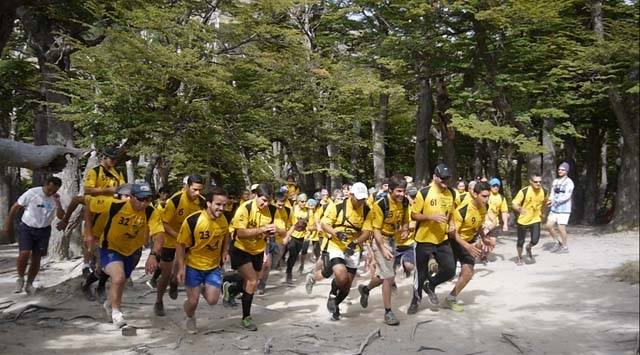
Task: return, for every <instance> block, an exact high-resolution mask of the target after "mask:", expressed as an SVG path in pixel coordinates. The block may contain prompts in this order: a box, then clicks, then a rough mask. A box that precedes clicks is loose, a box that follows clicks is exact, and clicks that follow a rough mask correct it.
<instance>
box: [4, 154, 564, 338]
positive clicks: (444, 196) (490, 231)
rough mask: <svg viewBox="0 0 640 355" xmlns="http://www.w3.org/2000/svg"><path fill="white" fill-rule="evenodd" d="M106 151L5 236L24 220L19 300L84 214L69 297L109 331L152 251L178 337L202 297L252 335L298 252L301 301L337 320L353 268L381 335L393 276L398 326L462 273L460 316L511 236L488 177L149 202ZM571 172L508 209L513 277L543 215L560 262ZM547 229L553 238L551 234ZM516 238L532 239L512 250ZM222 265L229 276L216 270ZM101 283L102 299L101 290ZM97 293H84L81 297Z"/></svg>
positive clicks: (159, 295) (438, 174)
mask: <svg viewBox="0 0 640 355" xmlns="http://www.w3.org/2000/svg"><path fill="white" fill-rule="evenodd" d="M116 157H117V151H115V150H106V151H105V152H104V153H103V155H102V158H101V162H100V165H98V166H96V167H95V168H93V169H91V170H90V171H89V173H88V174H87V177H86V179H85V183H84V195H83V196H78V197H77V198H75V199H73V201H72V202H71V203H70V204H69V206H67V210H66V213H65V211H64V210H63V208H62V206H61V205H60V202H59V198H58V197H57V194H56V192H57V190H58V188H59V187H60V186H61V181H60V179H58V178H51V179H49V180H47V182H46V184H45V185H44V186H42V187H35V188H32V189H30V190H28V191H27V192H26V193H25V194H24V195H23V196H21V197H20V198H19V199H18V201H17V202H16V204H14V205H13V206H12V208H11V210H10V213H9V218H8V220H7V223H6V224H5V228H4V232H6V233H9V232H10V231H11V226H12V219H13V218H14V217H15V215H16V214H17V211H18V210H19V209H20V208H23V207H24V208H25V213H24V215H23V217H22V219H21V222H20V227H19V233H18V235H19V249H20V255H19V258H18V262H17V264H18V280H17V286H16V292H21V291H22V290H23V287H24V283H25V282H24V275H25V271H26V266H27V264H28V262H29V259H30V262H31V266H30V268H29V272H28V277H27V281H26V285H27V286H26V288H25V290H26V291H27V292H28V293H31V292H34V288H33V280H34V279H35V277H36V275H37V272H38V269H39V261H40V258H41V257H42V256H43V255H46V250H47V245H48V239H49V234H50V230H51V226H50V224H51V221H52V219H53V215H54V214H56V215H57V217H58V218H59V219H60V222H59V223H58V225H57V228H58V229H64V228H66V227H67V224H68V223H69V219H70V217H71V216H72V214H73V211H74V210H75V209H76V207H77V206H78V205H80V204H83V205H85V208H84V229H83V236H84V245H85V256H84V267H83V276H84V277H83V281H82V284H81V289H82V291H83V293H84V294H85V296H86V297H87V299H89V300H92V301H95V300H97V299H99V300H100V301H102V303H103V307H104V309H105V310H106V312H107V314H108V316H109V318H110V319H111V321H112V322H113V324H114V325H116V326H117V327H119V328H120V327H123V326H125V325H126V324H127V322H126V320H125V317H124V315H123V313H122V311H121V303H122V295H123V292H124V289H125V284H126V282H127V280H128V279H130V276H131V273H132V271H133V270H134V269H135V267H136V265H137V264H138V262H139V260H140V258H141V255H142V250H143V248H144V247H145V246H147V245H148V246H150V248H151V251H150V254H149V257H148V258H147V261H146V264H145V270H146V272H147V273H149V274H152V277H151V278H150V279H149V281H147V284H148V285H149V286H150V287H152V288H154V289H155V290H156V301H155V304H154V307H153V312H154V314H155V315H156V316H159V317H162V316H165V310H164V303H163V298H164V294H165V292H166V290H167V288H168V289H169V291H168V294H169V297H170V298H171V299H177V297H178V285H179V284H183V285H184V286H185V289H186V296H187V298H186V300H185V301H184V304H183V308H184V312H185V314H186V324H185V327H186V329H187V331H189V332H191V333H195V332H196V331H197V326H196V317H195V311H196V308H197V305H198V302H199V300H200V295H202V296H203V298H204V299H205V300H206V302H207V303H208V304H209V305H215V304H217V303H218V301H219V298H220V296H221V295H222V298H223V305H225V306H234V305H235V304H236V298H238V296H239V298H240V300H241V306H242V326H243V327H244V328H245V329H248V330H257V326H256V324H255V323H254V322H253V320H252V317H251V307H252V303H253V297H254V294H255V293H258V294H261V293H264V292H265V290H266V285H267V284H268V277H269V274H270V270H271V269H272V268H279V267H281V266H284V267H285V275H286V283H289V284H291V283H293V279H294V272H293V271H294V269H295V265H296V263H298V264H299V266H298V269H297V270H298V275H304V265H305V263H306V258H307V255H308V251H309V249H311V250H312V254H311V257H312V258H313V265H314V267H313V269H312V270H311V271H310V272H309V273H308V274H306V276H304V279H305V288H306V291H307V293H309V294H311V293H313V288H314V285H315V284H316V283H317V282H318V281H320V280H323V279H329V278H331V289H330V292H329V294H328V295H327V310H328V311H329V313H330V315H331V319H333V320H339V319H340V317H341V313H340V305H341V303H342V302H343V301H344V299H345V298H346V297H347V296H348V295H349V292H350V289H351V287H352V284H353V281H354V279H355V276H356V272H357V270H358V266H359V264H360V263H361V261H363V260H364V262H365V268H366V269H367V270H368V271H370V279H369V280H368V282H367V283H362V284H360V285H358V287H357V289H358V292H359V295H360V305H361V306H362V307H363V308H367V307H368V303H369V295H370V293H371V291H372V290H373V289H375V288H376V287H378V286H381V289H382V300H383V307H384V322H385V323H386V324H388V325H398V324H399V321H398V319H397V317H396V316H395V314H394V312H393V307H392V295H393V290H394V289H395V288H396V282H395V278H396V272H397V271H399V270H401V271H402V273H403V274H404V275H405V276H406V277H411V275H412V274H413V280H414V282H413V293H412V299H411V302H410V304H409V307H408V309H407V313H408V314H414V313H416V312H417V311H418V310H419V308H420V304H421V301H422V294H423V291H424V293H426V295H427V297H428V300H429V303H430V304H431V306H432V307H437V306H438V305H439V304H440V300H439V297H438V295H437V292H436V288H437V286H439V285H440V284H442V283H444V282H447V281H449V280H451V279H452V278H453V277H454V275H455V272H456V265H457V263H460V265H461V268H460V274H459V277H458V278H457V281H456V283H455V285H454V287H453V288H452V289H451V291H450V292H449V294H448V295H447V296H446V299H445V303H446V305H447V307H448V308H451V309H452V310H454V311H458V312H460V311H463V309H464V308H463V305H462V304H461V303H460V302H459V301H458V299H457V298H458V296H459V294H460V292H461V291H462V290H463V289H464V287H465V286H466V285H467V284H468V282H469V281H470V280H471V278H472V276H473V272H474V265H475V263H476V261H483V262H486V260H487V257H488V255H489V254H490V253H491V251H492V250H493V248H494V247H495V245H496V239H497V237H498V234H499V231H502V232H506V231H508V228H509V216H510V215H509V211H508V204H507V201H506V198H505V197H504V196H503V195H502V194H501V193H500V190H501V187H502V182H501V181H500V180H499V179H498V178H491V179H490V180H487V179H476V180H473V181H471V182H469V184H468V185H467V184H466V183H465V182H464V181H460V182H458V184H457V185H456V188H455V189H453V188H451V187H450V186H451V183H452V182H451V181H450V180H451V173H450V171H449V168H448V167H447V166H446V165H445V164H439V165H438V166H436V168H435V170H434V173H433V175H432V180H431V182H430V184H429V185H427V186H424V187H421V188H418V186H415V184H413V183H412V181H411V179H410V178H408V177H403V176H400V175H394V176H392V177H390V178H388V179H387V180H385V181H384V183H383V184H382V185H381V187H380V188H379V189H378V190H376V189H371V190H369V189H367V187H366V185H365V184H364V183H362V182H356V183H354V184H353V185H350V184H345V185H343V187H342V189H341V190H336V191H334V192H333V194H332V195H330V193H329V191H328V190H327V189H322V190H320V191H318V192H316V193H314V194H313V196H312V197H308V196H307V194H305V193H301V192H300V190H299V188H298V186H297V184H296V183H295V180H294V179H293V177H289V178H287V182H286V184H284V185H283V186H281V187H280V188H279V189H277V190H276V191H274V189H273V187H272V186H271V185H270V184H264V183H263V184H256V185H253V186H251V188H250V189H249V190H247V191H244V192H243V193H242V195H241V196H240V198H239V200H238V201H235V200H234V199H231V198H230V197H229V195H228V194H227V192H226V191H225V190H224V189H223V188H221V187H212V188H205V184H204V180H203V179H202V177H201V176H199V175H197V174H193V175H190V176H188V177H186V178H185V180H184V186H183V188H182V189H181V190H180V191H178V192H176V193H174V194H173V195H171V196H169V194H168V191H167V190H165V189H161V190H160V191H159V198H158V199H157V200H155V202H154V200H153V193H152V191H151V189H150V187H149V186H148V185H147V184H145V183H134V184H125V179H124V177H123V175H122V174H121V173H119V172H118V171H117V170H116V169H115V165H116V159H117V158H116ZM568 170H569V165H568V164H567V163H562V164H561V165H560V166H559V167H558V172H557V174H558V179H556V180H554V182H553V185H552V189H551V193H550V194H547V193H546V191H545V190H544V189H543V188H542V186H541V177H540V176H539V175H536V174H533V175H532V176H531V177H530V181H529V182H530V184H529V186H526V187H524V188H522V189H521V190H520V191H518V192H517V193H516V195H515V197H514V198H513V200H512V208H513V210H514V212H516V213H517V215H518V217H517V222H516V225H517V236H518V238H517V248H516V250H517V258H516V264H517V265H522V264H523V263H524V261H525V256H523V248H524V249H525V250H526V258H528V259H531V260H533V254H532V248H533V247H534V246H535V245H536V244H537V243H538V241H539V237H540V226H541V222H542V217H543V211H544V210H545V205H547V206H550V209H551V212H550V214H549V216H548V218H547V225H546V227H547V229H548V230H549V232H550V235H551V236H552V237H553V238H554V239H555V240H556V241H557V245H556V246H555V247H554V250H553V251H554V252H559V253H566V252H568V246H567V235H566V229H565V226H566V224H567V223H568V219H569V214H570V211H571V194H572V190H573V183H572V182H571V179H569V178H568V176H567V173H568ZM556 225H557V227H558V231H556V230H555V226H556ZM527 232H528V233H529V235H530V240H529V242H528V243H527V245H526V247H525V246H524V243H525V239H526V235H527ZM226 265H230V267H231V270H228V271H225V266H226ZM108 280H110V283H111V285H110V288H109V292H108V294H107V293H106V292H105V291H106V288H105V286H106V284H107V281H108ZM96 282H98V285H97V287H95V290H94V288H93V284H94V283H96Z"/></svg>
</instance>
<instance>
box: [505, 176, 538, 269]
mask: <svg viewBox="0 0 640 355" xmlns="http://www.w3.org/2000/svg"><path fill="white" fill-rule="evenodd" d="M529 182H530V185H529V186H526V187H524V188H522V189H521V190H520V191H518V193H517V194H516V197H515V198H514V199H513V201H512V204H513V210H514V211H516V212H518V214H519V216H518V220H517V223H518V243H517V248H516V249H517V251H518V257H517V258H516V264H517V265H518V266H522V264H523V260H522V247H523V246H524V241H525V238H526V233H527V230H528V231H529V233H530V236H531V240H530V242H529V243H528V244H527V256H528V257H529V259H530V260H531V261H532V262H535V260H534V259H533V253H532V252H531V248H533V247H534V246H535V245H536V244H538V241H539V240H540V221H542V213H543V206H544V204H545V201H546V199H547V198H546V192H545V191H544V189H543V188H542V177H540V175H539V174H535V173H534V174H533V175H531V178H530V179H529Z"/></svg>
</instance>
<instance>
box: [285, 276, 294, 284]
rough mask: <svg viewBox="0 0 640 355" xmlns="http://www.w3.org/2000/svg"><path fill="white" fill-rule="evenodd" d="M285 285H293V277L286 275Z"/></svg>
mask: <svg viewBox="0 0 640 355" xmlns="http://www.w3.org/2000/svg"><path fill="white" fill-rule="evenodd" d="M286 282H287V284H288V285H293V275H291V274H287V281H286Z"/></svg>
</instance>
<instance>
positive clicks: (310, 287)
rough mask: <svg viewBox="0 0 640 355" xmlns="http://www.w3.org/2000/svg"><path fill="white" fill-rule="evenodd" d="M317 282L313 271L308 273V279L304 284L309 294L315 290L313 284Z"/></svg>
mask: <svg viewBox="0 0 640 355" xmlns="http://www.w3.org/2000/svg"><path fill="white" fill-rule="evenodd" d="M315 284H316V279H315V278H314V277H313V274H312V273H308V274H307V280H306V282H305V284H304V288H305V289H306V290H307V295H310V294H311V293H312V292H313V285H315Z"/></svg>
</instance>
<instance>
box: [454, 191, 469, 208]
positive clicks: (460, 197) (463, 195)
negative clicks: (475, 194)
mask: <svg viewBox="0 0 640 355" xmlns="http://www.w3.org/2000/svg"><path fill="white" fill-rule="evenodd" d="M469 197H471V196H470V194H469V193H468V192H459V191H458V190H456V199H455V202H456V206H460V205H461V204H462V203H463V202H465V201H466V200H467V199H468V198H469Z"/></svg>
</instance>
